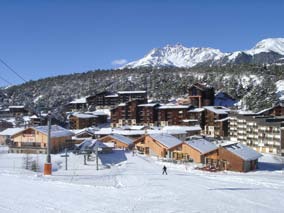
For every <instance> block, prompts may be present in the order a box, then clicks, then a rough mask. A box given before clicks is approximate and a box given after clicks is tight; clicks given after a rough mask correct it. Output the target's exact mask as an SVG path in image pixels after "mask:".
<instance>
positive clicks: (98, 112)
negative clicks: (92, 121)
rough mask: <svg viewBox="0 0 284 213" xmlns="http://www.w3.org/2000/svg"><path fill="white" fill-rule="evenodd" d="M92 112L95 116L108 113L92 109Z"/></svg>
mask: <svg viewBox="0 0 284 213" xmlns="http://www.w3.org/2000/svg"><path fill="white" fill-rule="evenodd" d="M93 114H94V115H95V116H99V115H108V114H107V113H105V112H104V111H94V112H93Z"/></svg>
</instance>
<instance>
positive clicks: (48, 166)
mask: <svg viewBox="0 0 284 213" xmlns="http://www.w3.org/2000/svg"><path fill="white" fill-rule="evenodd" d="M47 117H48V124H47V126H48V131H47V156H46V162H45V164H44V175H51V173H52V164H51V156H50V149H51V141H50V132H51V112H50V111H49V112H48V115H47Z"/></svg>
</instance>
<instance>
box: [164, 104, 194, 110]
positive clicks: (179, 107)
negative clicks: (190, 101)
mask: <svg viewBox="0 0 284 213" xmlns="http://www.w3.org/2000/svg"><path fill="white" fill-rule="evenodd" d="M189 107H190V106H188V105H174V104H165V105H161V106H159V109H189Z"/></svg>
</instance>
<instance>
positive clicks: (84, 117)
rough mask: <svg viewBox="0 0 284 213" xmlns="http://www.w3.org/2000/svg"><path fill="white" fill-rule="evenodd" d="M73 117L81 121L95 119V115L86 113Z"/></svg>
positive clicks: (76, 114)
mask: <svg viewBox="0 0 284 213" xmlns="http://www.w3.org/2000/svg"><path fill="white" fill-rule="evenodd" d="M73 116H75V117H77V118H82V119H88V118H96V116H95V115H92V114H86V113H74V114H73Z"/></svg>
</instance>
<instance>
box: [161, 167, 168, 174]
mask: <svg viewBox="0 0 284 213" xmlns="http://www.w3.org/2000/svg"><path fill="white" fill-rule="evenodd" d="M162 174H166V175H167V174H168V173H167V167H166V166H164V167H163V173H162Z"/></svg>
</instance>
